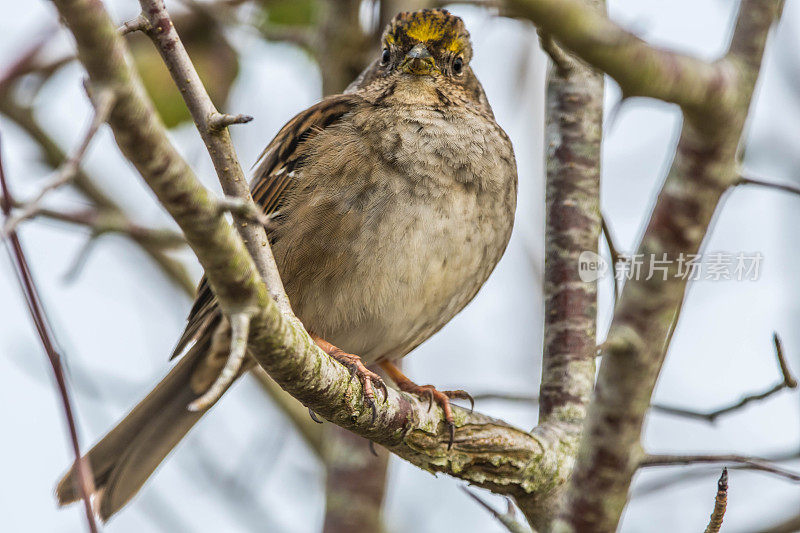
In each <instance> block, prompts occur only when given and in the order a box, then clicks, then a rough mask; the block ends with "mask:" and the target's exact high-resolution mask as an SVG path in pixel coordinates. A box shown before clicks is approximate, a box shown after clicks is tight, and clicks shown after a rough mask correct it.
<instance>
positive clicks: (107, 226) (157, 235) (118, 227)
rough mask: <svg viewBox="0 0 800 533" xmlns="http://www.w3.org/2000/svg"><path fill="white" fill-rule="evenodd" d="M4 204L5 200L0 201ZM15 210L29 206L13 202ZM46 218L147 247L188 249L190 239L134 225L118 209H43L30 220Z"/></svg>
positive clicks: (161, 230) (168, 230)
mask: <svg viewBox="0 0 800 533" xmlns="http://www.w3.org/2000/svg"><path fill="white" fill-rule="evenodd" d="M0 201H2V197H0ZM11 205H12V207H16V208H21V207H23V206H25V205H26V204H25V203H23V202H17V201H13V202H11ZM35 218H45V219H49V220H55V221H58V222H65V223H67V224H73V225H76V226H81V227H85V228H88V229H89V230H91V232H92V234H94V235H96V236H100V235H103V234H106V233H118V234H121V235H126V236H128V237H130V238H132V239H134V240H138V241H140V242H141V243H142V244H143V245H147V246H148V247H154V248H159V249H169V248H180V247H183V246H186V238H184V236H183V234H182V233H179V232H177V231H173V230H170V229H166V228H149V227H147V226H141V225H139V224H136V223H135V222H133V221H131V220H130V219H129V218H128V217H127V216H126V215H125V214H124V213H122V212H121V211H117V210H114V209H105V208H99V209H84V210H81V211H59V210H58V209H49V208H46V207H40V208H38V209H36V211H35V212H34V213H32V214H31V216H30V217H29V218H28V220H33V219H35Z"/></svg>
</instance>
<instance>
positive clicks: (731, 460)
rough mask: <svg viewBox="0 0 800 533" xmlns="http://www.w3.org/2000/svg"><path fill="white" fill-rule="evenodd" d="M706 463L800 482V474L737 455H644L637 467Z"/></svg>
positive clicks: (760, 460)
mask: <svg viewBox="0 0 800 533" xmlns="http://www.w3.org/2000/svg"><path fill="white" fill-rule="evenodd" d="M707 463H728V464H736V465H741V466H742V467H744V469H745V470H758V471H760V472H768V473H770V474H775V475H776V476H780V477H782V478H785V479H788V480H789V481H795V482H800V472H794V471H792V470H787V469H785V468H781V467H779V466H777V465H775V464H773V463H771V462H770V461H767V460H766V459H764V458H761V457H750V456H747V455H738V454H722V455H646V456H645V458H644V459H642V460H641V461H640V462H639V467H641V468H646V467H651V466H682V465H693V464H707Z"/></svg>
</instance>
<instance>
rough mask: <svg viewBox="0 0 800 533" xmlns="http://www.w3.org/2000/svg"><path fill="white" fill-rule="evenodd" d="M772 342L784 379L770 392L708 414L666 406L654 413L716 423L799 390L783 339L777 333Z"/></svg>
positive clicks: (754, 395) (753, 395) (659, 407)
mask: <svg viewBox="0 0 800 533" xmlns="http://www.w3.org/2000/svg"><path fill="white" fill-rule="evenodd" d="M772 342H773V344H774V345H775V357H776V358H777V359H778V366H779V367H780V369H781V377H782V378H783V379H782V380H781V381H780V382H779V383H777V384H776V385H775V386H773V387H771V388H769V389H768V390H766V391H764V392H759V393H757V394H750V395H748V396H745V397H744V398H742V399H741V400H739V401H738V402H736V403H734V404H731V405H728V406H726V407H722V408H720V409H715V410H713V411H711V412H708V413H701V412H698V411H694V410H691V409H683V408H680V407H669V406H665V405H653V406H652V409H653V410H654V411H660V412H662V413H666V414H672V415H678V416H685V417H688V418H697V419H700V420H705V421H707V422H715V421H716V420H717V418H719V417H721V416H723V415H728V414H730V413H733V412H735V411H738V410H739V409H742V408H743V407H745V406H746V405H748V404H749V403H751V402H756V401H759V400H764V399H766V398H769V397H770V396H772V395H774V394H777V393H779V392H781V391H782V390H784V389H795V388H797V380H796V379H795V378H794V376H792V373H791V371H790V370H789V365H788V364H787V363H786V357H785V356H784V353H783V344H782V343H781V339H780V337H779V336H778V334H777V333H773V334H772Z"/></svg>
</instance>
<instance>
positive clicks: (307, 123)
mask: <svg viewBox="0 0 800 533" xmlns="http://www.w3.org/2000/svg"><path fill="white" fill-rule="evenodd" d="M363 101H364V100H363V99H362V98H361V97H358V96H355V95H352V94H339V95H336V96H330V97H328V98H325V99H323V100H322V101H320V102H319V103H317V104H315V105H313V106H311V107H309V108H308V109H306V110H305V111H303V112H302V113H299V114H298V115H296V116H295V117H294V118H293V119H292V120H290V121H289V122H287V123H286V125H285V126H284V127H283V128H281V130H280V131H279V132H278V134H277V135H276V136H275V138H274V139H272V142H270V143H269V144H268V145H267V147H266V148H265V149H264V151H263V152H262V153H261V155H260V156H259V158H258V161H257V163H256V164H257V167H256V170H255V172H254V173H253V181H252V183H251V185H250V192H251V193H252V195H253V200H254V201H255V202H256V204H258V205H259V206H260V207H261V209H262V210H263V211H264V213H265V214H268V215H269V214H272V213H275V212H276V211H278V209H279V208H280V205H281V198H282V197H283V195H284V193H285V192H286V190H287V189H288V188H289V186H290V185H291V184H292V183H293V182H294V178H295V176H296V174H295V171H296V170H298V169H299V168H300V167H301V166H302V163H303V159H304V156H305V151H304V149H303V144H304V143H305V142H306V141H308V139H310V138H312V137H313V136H314V135H316V134H317V133H319V132H320V131H322V130H324V129H325V128H327V127H328V126H330V125H331V124H334V123H335V122H336V121H338V120H339V119H341V118H342V116H343V115H345V114H346V113H348V112H349V111H351V110H352V109H353V108H354V107H355V106H356V105H357V104H358V103H360V102H363ZM216 313H217V299H216V298H215V297H214V294H213V292H212V291H211V287H210V286H209V284H208V280H207V279H206V277H205V276H203V278H202V279H201V280H200V285H198V287H197V298H196V299H195V302H194V305H193V306H192V310H191V311H190V312H189V317H188V319H187V324H186V329H185V330H184V332H183V335H181V338H180V339H179V340H178V343H177V344H176V345H175V349H174V350H173V352H172V357H170V359H173V358H175V357H177V356H178V355H179V354H181V353H182V352H183V350H184V349H185V348H186V346H187V345H188V344H189V343H190V342H191V341H193V340H194V339H196V338H198V336H199V335H200V334H201V333H202V332H203V331H205V330H206V329H207V326H208V325H209V324H215V323H216V320H211V318H212V317H213V316H214V315H216Z"/></svg>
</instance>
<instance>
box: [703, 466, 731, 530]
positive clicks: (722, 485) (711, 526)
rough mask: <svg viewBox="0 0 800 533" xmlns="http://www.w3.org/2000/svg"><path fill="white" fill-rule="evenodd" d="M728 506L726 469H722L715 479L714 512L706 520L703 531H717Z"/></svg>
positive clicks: (720, 526)
mask: <svg viewBox="0 0 800 533" xmlns="http://www.w3.org/2000/svg"><path fill="white" fill-rule="evenodd" d="M727 506H728V469H727V468H723V469H722V475H721V476H720V477H719V481H717V496H716V497H715V498H714V512H713V513H711V519H710V520H709V521H708V526H706V531H705V533H719V530H720V529H721V528H722V519H723V518H725V509H726V508H727Z"/></svg>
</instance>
